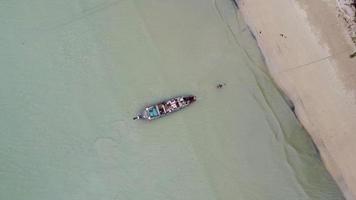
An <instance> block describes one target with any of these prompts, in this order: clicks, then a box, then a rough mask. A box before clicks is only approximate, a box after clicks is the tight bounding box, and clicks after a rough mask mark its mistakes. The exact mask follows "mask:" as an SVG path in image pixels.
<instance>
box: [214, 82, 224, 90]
mask: <svg viewBox="0 0 356 200" xmlns="http://www.w3.org/2000/svg"><path fill="white" fill-rule="evenodd" d="M225 85H226V83H224V82H218V83H217V84H216V88H218V89H221V88H223V87H224V86H225Z"/></svg>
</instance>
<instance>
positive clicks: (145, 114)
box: [133, 95, 196, 121]
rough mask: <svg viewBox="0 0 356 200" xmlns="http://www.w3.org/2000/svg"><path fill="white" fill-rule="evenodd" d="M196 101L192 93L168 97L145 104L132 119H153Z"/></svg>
mask: <svg viewBox="0 0 356 200" xmlns="http://www.w3.org/2000/svg"><path fill="white" fill-rule="evenodd" d="M195 101H196V97H195V96H194V95H185V96H178V97H174V98H170V99H167V100H164V101H161V102H159V103H156V104H153V105H150V106H147V107H145V108H144V109H143V111H142V112H140V114H139V115H137V116H136V117H134V118H133V119H134V120H135V119H143V120H149V121H151V120H155V119H159V118H161V117H164V116H167V115H168V114H171V113H174V112H177V111H179V110H182V109H183V108H186V107H188V106H189V105H191V104H192V103H194V102H195Z"/></svg>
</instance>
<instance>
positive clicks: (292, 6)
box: [237, 0, 356, 200]
mask: <svg viewBox="0 0 356 200" xmlns="http://www.w3.org/2000/svg"><path fill="white" fill-rule="evenodd" d="M237 2H238V4H239V6H238V7H239V10H240V11H241V12H242V14H243V16H244V18H245V21H246V23H247V24H248V25H249V27H250V29H251V31H252V32H253V33H254V35H255V37H256V40H257V42H258V45H259V47H260V49H261V51H262V54H263V55H264V57H265V59H266V63H267V66H268V69H269V71H270V74H271V76H272V78H273V79H274V81H275V82H276V84H277V85H278V86H279V87H280V89H281V90H282V91H283V92H284V93H285V94H286V95H287V96H288V97H289V98H290V100H291V101H292V102H293V104H294V106H295V114H296V115H297V117H298V118H299V120H300V121H301V123H302V125H303V126H304V127H305V128H306V130H307V131H308V133H309V134H310V135H311V137H312V139H313V141H314V142H315V144H316V146H317V147H318V149H319V151H320V154H321V157H322V159H323V162H324V163H325V165H326V168H327V169H328V171H329V172H330V174H331V175H332V176H333V178H334V179H335V181H336V182H337V183H338V185H339V187H340V189H341V190H342V192H343V193H344V195H345V198H346V199H348V200H353V199H356V172H355V171H353V170H352V169H355V168H356V158H355V157H354V156H353V155H354V154H356V148H355V147H354V144H353V141H356V136H355V135H354V134H353V132H354V130H355V129H356V123H354V122H353V120H352V119H355V117H356V101H355V100H354V99H355V97H356V68H355V67H356V58H352V55H354V52H355V51H356V43H355V42H356V39H355V37H354V36H355V34H356V32H355V27H356V26H355V21H353V20H352V15H350V13H352V9H353V8H352V7H351V6H350V7H347V8H348V9H345V5H346V4H348V3H350V2H349V1H347V0H338V1H337V0H326V1H312V2H310V1H307V0H298V1H296V0H292V1H283V0H275V1H260V0H239V1H237ZM340 5H341V6H340ZM338 6H339V7H338ZM338 8H339V9H338ZM340 13H341V14H340ZM347 16H348V17H349V18H347ZM350 16H351V17H350ZM346 19H349V20H346ZM350 19H351V20H350Z"/></svg>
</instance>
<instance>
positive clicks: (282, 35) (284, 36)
mask: <svg viewBox="0 0 356 200" xmlns="http://www.w3.org/2000/svg"><path fill="white" fill-rule="evenodd" d="M279 35H280V36H281V37H283V38H287V36H286V35H284V34H283V33H281V34H279Z"/></svg>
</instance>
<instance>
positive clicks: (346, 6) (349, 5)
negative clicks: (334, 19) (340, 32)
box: [337, 0, 356, 45]
mask: <svg viewBox="0 0 356 200" xmlns="http://www.w3.org/2000/svg"><path fill="white" fill-rule="evenodd" d="M337 3H338V11H339V14H338V17H340V18H342V19H343V21H344V25H345V29H346V31H347V33H348V34H349V36H350V38H351V41H352V42H353V43H354V44H355V45H356V0H337Z"/></svg>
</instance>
